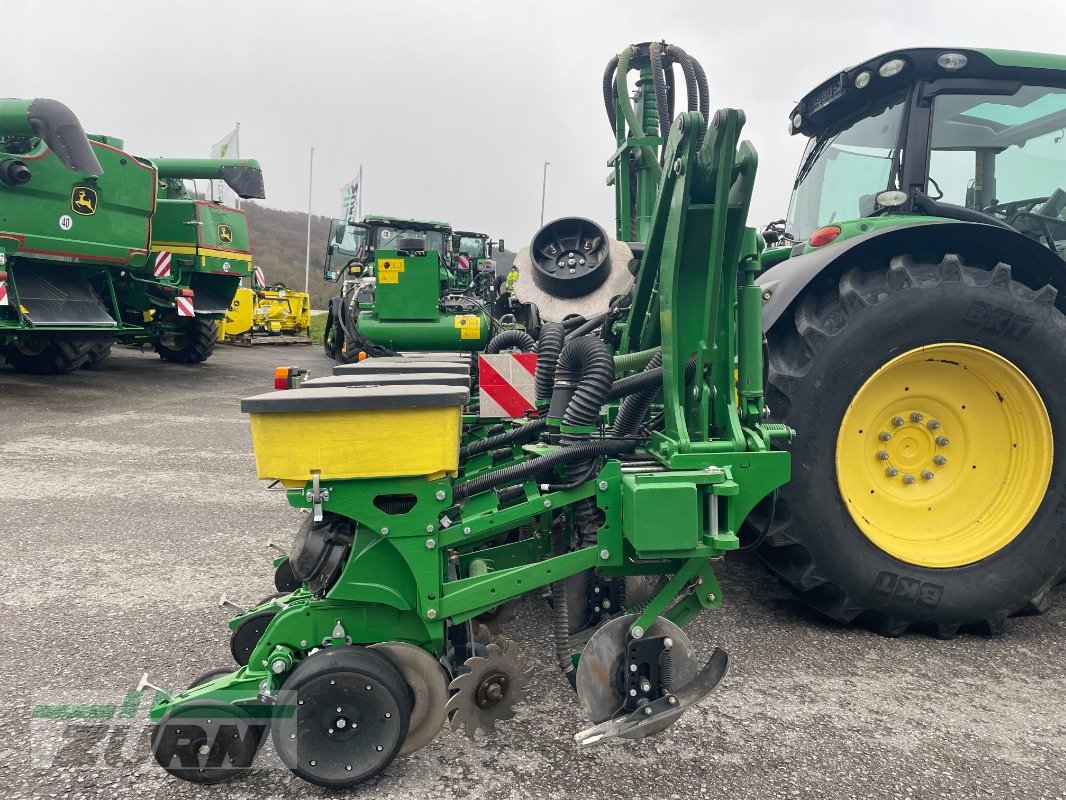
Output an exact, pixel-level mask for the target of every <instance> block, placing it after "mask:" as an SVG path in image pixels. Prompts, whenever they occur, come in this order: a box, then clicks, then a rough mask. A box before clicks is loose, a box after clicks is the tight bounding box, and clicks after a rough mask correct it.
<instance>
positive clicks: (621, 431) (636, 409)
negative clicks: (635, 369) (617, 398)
mask: <svg viewBox="0 0 1066 800" xmlns="http://www.w3.org/2000/svg"><path fill="white" fill-rule="evenodd" d="M662 363H663V354H662V352H661V351H660V352H658V353H656V354H655V355H654V356H652V357H651V361H649V362H648V366H647V367H645V368H644V372H649V371H651V370H656V371H657V372H658V375H659V380H657V381H650V382H649V385H648V386H647V387H645V388H643V389H641V390H640V391H639V392H635V393H633V394H630V395H627V396H626V399H625V400H623V401H622V403H621V405H620V406H619V407H618V416H616V417H615V420H614V425H613V426H612V427H611V435H613V436H632V435H633V434H635V433H636V432H637V431H639V430H640V424H641V423H642V422H643V421H644V417H646V416H647V414H648V410H649V409H650V408H651V404H652V402H653V401H654V400H655V395H657V394H658V393H659V389H660V388H661V386H662V374H663V371H662ZM623 380H625V379H624V378H623ZM611 388H612V389H613V388H614V387H613V386H612V387H611Z"/></svg>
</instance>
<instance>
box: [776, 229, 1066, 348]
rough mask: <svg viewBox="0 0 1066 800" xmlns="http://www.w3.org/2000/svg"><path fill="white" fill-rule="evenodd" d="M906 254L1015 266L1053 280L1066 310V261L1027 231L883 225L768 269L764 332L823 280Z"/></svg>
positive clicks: (1034, 282) (1038, 283)
mask: <svg viewBox="0 0 1066 800" xmlns="http://www.w3.org/2000/svg"><path fill="white" fill-rule="evenodd" d="M903 253H926V254H931V255H937V256H943V255H944V254H946V253H956V254H958V255H960V256H962V257H963V258H965V259H966V260H967V261H968V262H969V263H972V264H984V265H987V266H989V267H992V266H995V265H996V264H997V263H999V262H1001V261H1002V262H1004V263H1006V264H1010V266H1011V267H1012V272H1013V275H1014V279H1015V280H1017V281H1019V282H1021V283H1023V284H1025V285H1026V286H1029V287H1030V288H1032V289H1040V288H1043V287H1044V286H1045V285H1047V284H1051V285H1052V286H1054V287H1055V288H1056V289H1057V290H1058V292H1059V295H1058V299H1057V301H1056V305H1057V306H1058V307H1059V308H1060V309H1063V310H1064V311H1066V262H1064V261H1063V260H1062V259H1061V258H1059V257H1058V255H1056V254H1055V253H1054V252H1052V251H1051V250H1049V249H1048V248H1047V247H1044V246H1043V245H1042V244H1040V243H1039V242H1037V241H1035V240H1034V239H1030V238H1029V237H1028V236H1025V235H1023V234H1021V233H1017V232H1015V231H1012V230H1007V229H1005V228H1000V227H998V226H995V225H986V224H983V223H979V222H960V221H955V220H936V221H932V222H921V223H916V224H911V225H904V226H900V227H898V228H883V229H881V230H879V231H871V232H870V233H868V234H865V235H860V236H855V237H852V238H850V239H847V240H845V241H843V242H840V243H839V244H836V243H834V244H831V245H829V246H827V247H824V248H822V249H820V250H815V251H814V252H811V253H803V254H802V255H798V256H793V257H792V258H788V259H786V260H784V261H782V262H781V263H780V264H777V265H776V266H773V267H771V268H770V269H768V270H766V272H764V273H762V274H761V275H760V276H759V278H758V279H757V281H756V283H757V284H758V286H759V288H760V289H762V292H763V298H764V301H763V317H762V325H763V332H764V333H765V332H766V331H769V330H770V329H771V328H772V327H773V326H774V325H775V324H776V323H777V321H778V320H779V319H781V317H783V316H784V315H785V312H787V311H788V310H789V308H791V307H792V304H793V303H794V302H795V300H796V298H797V297H799V296H800V295H801V294H802V293H803V291H804V290H805V289H806V288H807V287H808V286H809V285H810V284H811V283H813V282H815V281H816V280H818V279H819V278H827V279H830V280H835V279H837V278H839V277H840V275H842V274H843V273H844V271H845V270H846V269H848V268H850V267H853V266H856V265H858V264H863V263H868V262H870V261H874V260H876V259H879V258H891V257H892V256H895V255H900V254H903Z"/></svg>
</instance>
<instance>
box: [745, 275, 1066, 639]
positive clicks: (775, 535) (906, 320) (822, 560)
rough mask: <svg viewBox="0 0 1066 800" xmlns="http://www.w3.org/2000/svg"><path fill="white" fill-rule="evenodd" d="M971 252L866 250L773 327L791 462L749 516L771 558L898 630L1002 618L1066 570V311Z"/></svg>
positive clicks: (805, 589) (772, 384)
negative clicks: (773, 491) (871, 257)
mask: <svg viewBox="0 0 1066 800" xmlns="http://www.w3.org/2000/svg"><path fill="white" fill-rule="evenodd" d="M1055 297H1056V293H1055V291H1054V290H1053V289H1052V288H1050V287H1045V288H1043V289H1041V290H1033V289H1030V288H1028V287H1026V286H1024V285H1022V284H1020V283H1018V282H1016V281H1014V280H1013V279H1012V276H1011V269H1010V267H1008V266H1006V265H1004V264H999V265H997V266H996V267H995V268H994V269H991V270H988V269H981V268H977V267H971V266H967V265H966V264H964V263H963V262H962V261H961V259H959V258H958V257H957V256H953V255H948V256H946V257H945V258H943V259H942V260H940V261H935V260H930V261H923V260H920V259H918V258H915V257H911V256H898V257H895V258H892V259H891V261H890V262H888V263H887V265H886V264H884V263H882V264H879V265H878V264H871V265H866V266H861V267H854V268H851V269H850V270H848V271H847V272H845V273H844V274H843V276H842V277H841V278H840V279H839V280H838V281H835V282H834V283H833V284H828V283H826V284H823V285H820V286H817V285H816V286H814V287H812V288H811V289H809V290H808V292H807V294H806V295H804V296H801V297H800V298H799V300H798V301H797V303H796V306H795V316H794V319H792V320H782V321H781V322H779V323H778V324H777V326H775V328H774V329H773V330H772V331H771V333H770V335H769V347H770V359H769V386H768V392H767V399H768V403H769V406H770V408H771V410H772V412H773V415H774V418H775V419H776V420H777V421H782V422H787V423H788V424H789V425H791V426H792V427H793V428H795V429H796V431H797V436H796V439H795V441H794V443H793V445H792V456H793V468H792V473H793V479H792V481H791V482H790V483H789V484H788V485H787V486H786V487H784V488H783V489H782V490H781V492H780V497H779V499H778V501H777V504H776V506H774V507H772V509H771V506H770V504H767V505H766V506H765V507H764V508H762V509H761V510H760V511H759V512H757V513H756V514H755V515H753V517H752V519H751V520H750V521H749V532H750V531H752V530H754V531H756V535H759V536H760V537H762V538H761V544H760V545H759V553H760V555H761V556H762V559H763V560H764V561H765V563H766V564H767V566H768V567H769V568H770V569H771V571H773V572H775V573H776V574H777V575H778V576H779V577H780V578H781V579H782V580H783V581H784V583H785V584H787V585H788V586H789V587H790V588H791V589H793V590H794V591H795V592H796V593H797V594H798V595H799V596H800V597H801V598H802V599H803V600H804V601H806V602H807V603H809V604H810V605H811V606H813V607H814V608H816V609H818V610H819V611H821V612H823V613H824V614H827V615H828V616H830V617H832V618H834V619H836V620H838V621H841V622H851V621H852V620H860V621H862V622H865V623H866V624H868V625H869V626H870V627H872V628H873V629H874V630H876V631H877V632H879V633H881V634H883V635H888V636H893V635H899V634H901V633H903V632H904V631H906V630H907V629H908V628H911V627H914V628H917V629H920V630H924V631H926V632H929V633H932V634H933V635H936V636H939V637H942V638H947V637H950V636H952V635H954V634H955V632H956V631H957V630H958V629H959V628H960V627H962V628H966V629H972V630H976V631H979V632H983V633H989V634H991V633H997V632H999V631H1000V630H1001V629H1002V627H1003V623H1004V620H1005V619H1006V618H1007V617H1009V616H1011V615H1013V614H1016V613H1019V612H1022V611H1027V610H1029V611H1041V610H1044V609H1045V608H1047V605H1048V602H1049V591H1050V589H1051V587H1052V586H1054V585H1055V583H1056V582H1057V580H1058V578H1059V577H1060V576H1061V575H1066V527H1064V522H1063V519H1064V514H1066V476H1064V474H1063V472H1064V469H1066V467H1064V459H1063V456H1062V454H1061V451H1062V449H1063V447H1064V446H1066V393H1064V392H1062V391H1061V386H1062V376H1063V375H1064V374H1066V317H1064V316H1063V314H1062V313H1061V312H1060V311H1059V310H1057V309H1056V307H1055Z"/></svg>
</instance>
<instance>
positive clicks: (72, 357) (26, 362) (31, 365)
mask: <svg viewBox="0 0 1066 800" xmlns="http://www.w3.org/2000/svg"><path fill="white" fill-rule="evenodd" d="M91 346H92V342H87V341H81V340H78V339H62V338H54V337H50V336H40V337H37V336H30V337H26V338H19V339H16V340H15V341H13V342H11V343H10V344H9V345H7V347H6V349H5V350H4V359H5V360H6V361H7V363H8V364H9V365H10V366H11V367H12V368H13V369H15V370H18V371H19V372H24V373H26V374H28V375H66V374H68V373H71V372H74V371H75V370H77V369H79V368H81V366H82V365H83V364H84V363H85V360H86V358H87V356H88V354H89V351H90V348H91Z"/></svg>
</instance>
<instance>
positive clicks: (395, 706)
mask: <svg viewBox="0 0 1066 800" xmlns="http://www.w3.org/2000/svg"><path fill="white" fill-rule="evenodd" d="M277 707H279V708H291V709H293V710H294V713H292V714H279V715H277V716H275V717H274V719H273V721H272V723H271V738H272V739H273V742H274V748H275V749H276V750H277V753H278V756H279V757H280V758H281V761H282V763H284V764H285V766H287V767H288V768H289V769H290V770H292V772H293V773H294V774H295V775H296V776H297V777H300V778H303V779H304V780H305V781H308V782H309V783H313V784H315V785H317V786H324V787H326V788H330V789H343V788H350V787H353V786H357V785H359V784H360V783H363V782H364V781H366V780H369V779H370V778H372V777H374V776H375V775H378V774H379V773H380V772H381V771H382V770H384V769H385V768H386V767H387V766H388V765H389V764H390V763H392V760H393V759H394V758H395V757H396V756H397V754H398V753H399V752H400V749H401V748H402V747H403V743H404V740H405V739H406V738H407V732H408V729H409V727H410V723H411V689H410V688H409V687H408V685H407V683H406V682H405V681H404V679H403V676H402V675H401V674H400V671H399V670H398V669H397V668H396V666H395V665H394V664H393V663H392V661H390V660H389V658H388V657H387V656H385V655H384V654H382V653H380V652H378V651H376V650H369V649H367V648H365V647H361V646H349V647H330V648H327V649H325V650H321V651H319V652H318V653H315V654H314V655H311V656H309V657H308V658H307V659H306V660H304V661H303V662H302V663H301V664H300V665H299V666H297V667H296V669H294V670H293V672H292V674H291V675H290V676H289V678H288V679H287V680H286V681H285V684H284V686H282V688H281V692H280V693H279V695H278V706H277Z"/></svg>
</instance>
